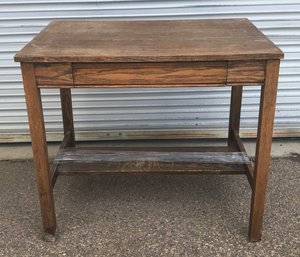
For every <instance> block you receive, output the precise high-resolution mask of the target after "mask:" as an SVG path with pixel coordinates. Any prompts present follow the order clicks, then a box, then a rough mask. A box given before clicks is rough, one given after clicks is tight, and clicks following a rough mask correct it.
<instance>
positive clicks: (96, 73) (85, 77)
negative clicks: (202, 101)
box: [73, 62, 227, 86]
mask: <svg viewBox="0 0 300 257" xmlns="http://www.w3.org/2000/svg"><path fill="white" fill-rule="evenodd" d="M226 68H227V62H199V63H197V62H186V63H90V64H80V63H78V64H73V76H74V85H107V86H113V85H159V84H160V85H180V84H181V85H184V84H225V83H226Z"/></svg>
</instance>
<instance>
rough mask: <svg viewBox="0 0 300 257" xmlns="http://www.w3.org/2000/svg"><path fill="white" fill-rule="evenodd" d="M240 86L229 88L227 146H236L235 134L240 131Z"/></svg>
mask: <svg viewBox="0 0 300 257" xmlns="http://www.w3.org/2000/svg"><path fill="white" fill-rule="evenodd" d="M242 95H243V87H242V86H232V87H231V100H230V116H229V127H228V146H236V145H235V144H236V141H235V133H239V131H240V118H241V106H242Z"/></svg>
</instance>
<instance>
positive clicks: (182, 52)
mask: <svg viewBox="0 0 300 257" xmlns="http://www.w3.org/2000/svg"><path fill="white" fill-rule="evenodd" d="M281 58H283V53H282V52H281V50H280V49H279V48H277V47H276V46H275V45H274V44H273V43H272V42H271V41H270V40H268V39H267V38H266V37H265V36H264V35H263V34H262V33H261V32H260V31H259V30H258V29H257V28H256V27H255V26H254V25H253V24H252V23H251V22H249V21H248V20H247V19H225V20H190V21H187V20H185V21H54V22H51V23H50V24H49V25H48V26H47V27H46V28H45V29H44V30H43V31H42V32H41V33H39V34H38V35H37V36H36V37H35V38H34V39H33V40H32V41H31V42H30V43H29V44H28V45H27V46H25V47H24V48H23V49H22V50H21V51H20V52H18V53H17V54H16V56H15V61H17V62H21V68H22V75H23V83H24V90H25V95H26V104H27V111H28V117H29V124H30V132H31V139H32V148H33V155H34V160H35V165H36V173H37V183H38V190H39V196H40V205H41V213H42V220H43V227H44V231H45V232H46V233H50V234H54V233H55V230H56V218H55V210H54V200H53V187H54V184H55V181H56V179H57V176H58V175H73V174H108V173H109V174H112V173H114V174H134V175H136V174H245V175H246V176H247V178H248V180H249V183H250V186H251V189H252V202H251V212H250V225H249V238H250V241H259V240H260V239H261V230H262V223H263V214H264V204H265V194H266V185H267V179H268V174H269V163H270V150H271V142H272V130H273V119H274V110H275V100H276V93H277V81H278V70H279V63H280V59H281ZM254 85H255V86H256V85H260V86H261V99H260V110H259V122H258V132H257V147H256V157H255V163H254V164H253V163H252V161H251V160H250V159H249V158H248V157H247V155H246V153H245V149H244V146H243V144H242V141H241V139H240V136H239V123H240V111H241V101H242V89H243V86H254ZM201 86H207V87H224V86H229V87H231V106H230V117H229V133H228V146H227V147H215V148H192V147H191V148H188V149H185V148H182V149H178V148H177V149H175V148H171V147H169V148H163V149H157V148H149V149H136V148H135V149H118V148H109V149H104V148H101V149H99V148H98V149H97V148H94V149H93V148H92V149H91V148H88V149H81V148H76V147H75V136H74V126H73V115H72V101H71V89H76V88H121V87H139V88H147V87H168V88H172V87H201ZM43 88H59V89H60V95H61V108H62V117H63V126H64V139H63V142H62V145H61V148H60V150H59V152H58V155H57V158H56V159H55V161H54V163H53V165H52V166H51V167H50V166H49V163H48V152H47V142H46V135H45V127H44V118H43V109H42V102H41V95H40V91H41V89H43ZM116 90H117V89H116ZM212 90H213V89H212Z"/></svg>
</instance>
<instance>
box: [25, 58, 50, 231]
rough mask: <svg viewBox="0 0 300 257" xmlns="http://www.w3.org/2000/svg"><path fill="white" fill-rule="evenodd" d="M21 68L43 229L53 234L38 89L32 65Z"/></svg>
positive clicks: (44, 140) (28, 64)
mask: <svg viewBox="0 0 300 257" xmlns="http://www.w3.org/2000/svg"><path fill="white" fill-rule="evenodd" d="M21 68H22V76H23V84H24V91H25V97H26V105H27V112H28V120H29V127H30V133H31V142H32V150H33V158H34V163H35V166H36V175H37V184H38V191H39V197H40V208H41V214H42V221H43V228H44V231H45V232H46V233H49V234H55V230H56V218H55V209H54V200H53V191H52V186H51V181H50V168H49V162H48V148H47V141H46V133H45V125H44V117H43V109H42V101H41V95H40V89H39V88H38V87H37V86H36V81H35V75H34V67H33V64H32V63H22V64H21Z"/></svg>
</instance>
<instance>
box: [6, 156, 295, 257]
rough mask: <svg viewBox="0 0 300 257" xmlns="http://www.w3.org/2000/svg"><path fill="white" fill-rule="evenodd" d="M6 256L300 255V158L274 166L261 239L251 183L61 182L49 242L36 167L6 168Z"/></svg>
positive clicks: (161, 179) (205, 179)
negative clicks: (251, 238)
mask: <svg viewBox="0 0 300 257" xmlns="http://www.w3.org/2000/svg"><path fill="white" fill-rule="evenodd" d="M0 175H1V179H0V196H1V198H0V256H9V257H10V256H105V257H109V256H130V257H134V256H137V257H142V256H149V257H154V256H188V257H193V256H205V257H207V256H234V257H237V256H243V257H244V256H264V257H267V256H280V257H284V256H295V257H299V256H300V199H299V198H300V157H299V156H293V157H290V158H280V159H279V158H278V159H273V160H272V163H271V177H270V181H269V191H268V199H267V208H266V214H265V223H264V233H263V239H262V241H261V242H260V243H248V241H247V227H248V217H249V205H250V188H249V186H248V184H247V183H248V182H247V180H246V179H245V177H244V176H179V177H176V176H173V177H168V176H156V177H121V176H117V177H113V176H107V177H60V178H59V179H58V182H57V184H56V187H55V201H56V211H57V222H58V226H59V237H58V239H57V240H56V241H55V242H45V241H43V240H42V238H43V236H42V235H43V234H42V232H41V220H40V212H39V204H38V197H37V189H36V184H35V176H34V172H33V165H32V162H31V161H26V160H22V161H1V162H0Z"/></svg>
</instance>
